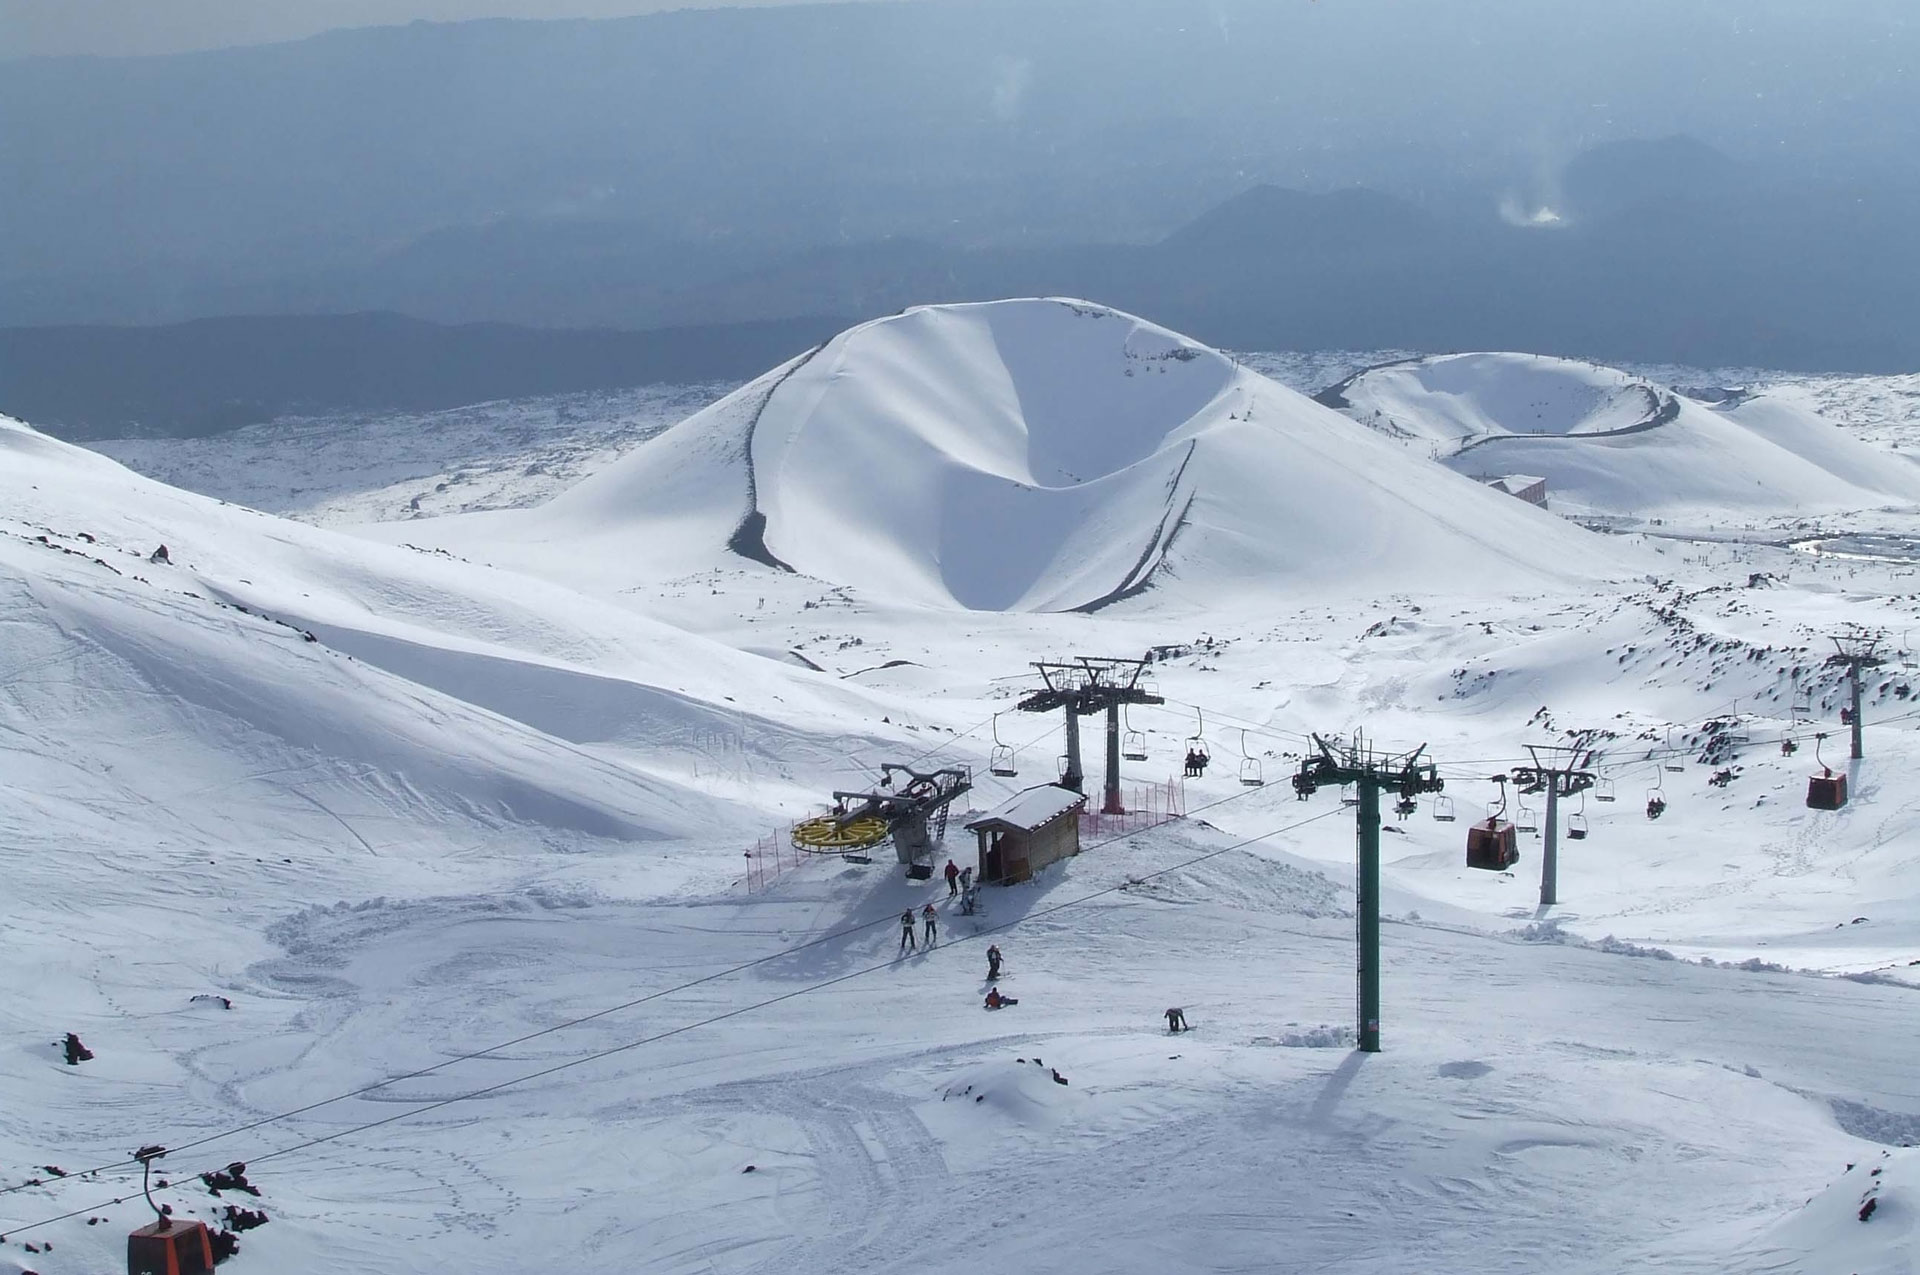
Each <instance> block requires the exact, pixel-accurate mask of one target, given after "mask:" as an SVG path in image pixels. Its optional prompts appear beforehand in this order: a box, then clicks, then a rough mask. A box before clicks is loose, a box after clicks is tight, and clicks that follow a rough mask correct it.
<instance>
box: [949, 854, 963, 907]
mask: <svg viewBox="0 0 1920 1275" xmlns="http://www.w3.org/2000/svg"><path fill="white" fill-rule="evenodd" d="M958 893H960V865H959V864H957V863H955V862H954V861H953V860H952V859H948V860H947V897H948V898H949V899H951V898H952V897H953V896H954V895H956V894H958Z"/></svg>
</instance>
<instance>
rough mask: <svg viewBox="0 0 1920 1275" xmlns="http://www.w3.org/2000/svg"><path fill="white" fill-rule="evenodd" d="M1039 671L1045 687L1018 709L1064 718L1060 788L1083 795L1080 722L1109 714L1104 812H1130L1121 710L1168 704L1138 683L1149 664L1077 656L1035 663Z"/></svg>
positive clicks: (1112, 813) (1138, 661)
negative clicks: (1124, 796) (1123, 784)
mask: <svg viewBox="0 0 1920 1275" xmlns="http://www.w3.org/2000/svg"><path fill="white" fill-rule="evenodd" d="M1034 667H1035V668H1036V669H1039V670H1040V680H1041V682H1043V683H1044V685H1043V686H1042V687H1041V689H1039V690H1037V691H1034V692H1033V693H1031V694H1030V695H1028V696H1027V697H1026V698H1025V699H1023V700H1021V701H1020V703H1019V704H1018V705H1016V707H1018V708H1019V710H1020V711H1021V712H1023V713H1052V712H1056V711H1058V712H1064V713H1065V714H1066V728H1067V761H1066V766H1065V773H1063V774H1062V775H1061V776H1060V786H1061V787H1062V788H1071V789H1073V790H1074V791H1075V792H1085V791H1086V790H1087V789H1086V782H1087V780H1086V772H1085V770H1084V769H1083V768H1082V766H1081V764H1080V719H1081V718H1082V717H1087V716H1090V715H1091V714H1094V713H1099V712H1103V711H1104V712H1105V713H1106V715H1107V791H1106V800H1105V802H1104V803H1103V804H1102V805H1101V807H1100V809H1101V812H1102V813H1104V814H1109V815H1123V814H1125V813H1127V809H1126V806H1125V805H1123V804H1122V803H1121V800H1120V710H1121V708H1122V707H1124V706H1125V705H1128V704H1164V703H1166V700H1164V699H1162V698H1161V697H1160V696H1158V695H1155V694H1153V693H1152V692H1151V691H1148V690H1147V689H1146V688H1145V687H1143V686H1141V685H1140V675H1141V674H1142V673H1143V672H1145V671H1146V667H1147V661H1146V660H1120V659H1104V658H1097V657H1094V656H1086V655H1082V656H1077V657H1075V658H1074V659H1073V660H1070V661H1063V662H1059V663H1054V662H1048V661H1035V662H1034Z"/></svg>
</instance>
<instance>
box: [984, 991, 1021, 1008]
mask: <svg viewBox="0 0 1920 1275" xmlns="http://www.w3.org/2000/svg"><path fill="white" fill-rule="evenodd" d="M1019 1003H1020V1002H1019V1001H1017V1000H1015V999H1014V998H1013V997H1011V996H1002V995H1001V994H1000V989H999V988H997V987H995V988H993V989H991V990H989V991H988V992H987V1008H988V1009H999V1008H1000V1007H1001V1006H1002V1005H1018V1004H1019Z"/></svg>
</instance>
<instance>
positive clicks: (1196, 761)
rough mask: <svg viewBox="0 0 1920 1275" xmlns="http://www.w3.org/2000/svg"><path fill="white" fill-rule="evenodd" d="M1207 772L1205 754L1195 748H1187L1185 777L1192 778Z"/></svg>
mask: <svg viewBox="0 0 1920 1275" xmlns="http://www.w3.org/2000/svg"><path fill="white" fill-rule="evenodd" d="M1206 773H1207V755H1206V754H1205V753H1203V752H1201V751H1200V750H1199V749H1197V748H1189V749H1188V750H1187V778H1189V779H1194V778H1198V777H1199V776H1201V775H1204V774H1206Z"/></svg>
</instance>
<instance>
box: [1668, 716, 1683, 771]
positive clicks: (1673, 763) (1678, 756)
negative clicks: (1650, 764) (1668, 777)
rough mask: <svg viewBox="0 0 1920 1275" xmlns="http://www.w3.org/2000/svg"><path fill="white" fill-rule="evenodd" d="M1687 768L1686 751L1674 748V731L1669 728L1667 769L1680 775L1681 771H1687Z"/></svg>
mask: <svg viewBox="0 0 1920 1275" xmlns="http://www.w3.org/2000/svg"><path fill="white" fill-rule="evenodd" d="M1686 768H1687V757H1686V750H1685V749H1676V748H1675V747H1674V743H1673V730H1672V728H1671V727H1669V728H1668V730H1667V769H1668V770H1671V771H1673V772H1674V773H1675V774H1678V773H1680V772H1681V771H1683V770H1685V769H1686Z"/></svg>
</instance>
